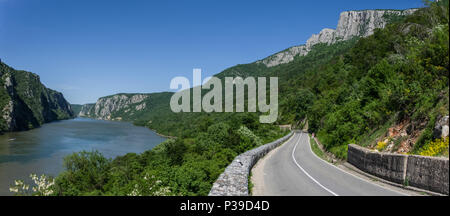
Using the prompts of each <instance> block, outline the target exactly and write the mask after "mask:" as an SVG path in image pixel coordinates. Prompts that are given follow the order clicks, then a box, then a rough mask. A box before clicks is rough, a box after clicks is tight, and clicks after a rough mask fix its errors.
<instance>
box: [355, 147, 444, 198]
mask: <svg viewBox="0 0 450 216" xmlns="http://www.w3.org/2000/svg"><path fill="white" fill-rule="evenodd" d="M347 160H348V162H349V163H350V164H353V165H354V166H355V167H357V168H358V169H360V170H362V171H364V172H367V173H370V174H372V175H375V176H377V177H380V178H383V179H386V180H389V181H392V182H396V183H400V184H405V185H410V186H413V187H417V188H422V189H425V190H430V191H434V192H438V193H442V194H449V173H448V170H449V163H448V159H447V158H438V157H425V156H417V155H403V154H391V153H380V152H376V151H372V150H369V149H367V148H364V147H361V146H358V145H355V144H350V145H348V154H347Z"/></svg>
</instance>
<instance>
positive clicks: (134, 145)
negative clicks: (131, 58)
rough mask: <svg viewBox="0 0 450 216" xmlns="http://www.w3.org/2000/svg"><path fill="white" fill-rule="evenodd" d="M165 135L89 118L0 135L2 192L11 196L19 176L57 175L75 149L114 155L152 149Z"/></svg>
mask: <svg viewBox="0 0 450 216" xmlns="http://www.w3.org/2000/svg"><path fill="white" fill-rule="evenodd" d="M164 140H165V138H163V137H160V136H158V135H157V134H156V133H155V132H153V131H151V130H149V129H147V128H144V127H137V126H134V125H133V124H131V123H127V122H116V121H102V120H94V119H87V118H75V119H71V120H64V121H57V122H52V123H48V124H44V125H43V126H42V127H40V128H37V129H33V130H29V131H23V132H11V133H6V134H3V135H0V195H11V193H10V192H9V187H10V186H11V185H12V184H13V183H14V180H16V179H23V180H26V179H29V175H30V173H36V174H38V175H40V174H47V175H51V176H56V175H57V174H58V173H59V172H61V171H62V170H63V158H64V157H65V156H66V155H68V154H71V153H73V152H78V151H82V150H87V151H91V150H98V151H99V152H101V153H102V154H103V155H104V156H105V157H108V158H113V157H115V156H118V155H124V154H126V153H130V152H134V153H142V152H144V151H146V150H150V149H152V148H153V147H155V146H156V145H158V144H159V143H161V142H162V141H164Z"/></svg>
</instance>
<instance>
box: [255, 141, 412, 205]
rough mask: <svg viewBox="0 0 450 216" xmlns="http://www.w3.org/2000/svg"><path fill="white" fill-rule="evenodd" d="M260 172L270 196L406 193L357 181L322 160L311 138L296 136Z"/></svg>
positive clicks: (266, 193)
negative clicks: (312, 147)
mask: <svg viewBox="0 0 450 216" xmlns="http://www.w3.org/2000/svg"><path fill="white" fill-rule="evenodd" d="M263 160H265V161H264V165H263V166H262V167H261V168H260V169H262V173H263V176H262V178H263V181H261V182H262V184H263V185H262V187H261V188H263V190H262V191H260V192H259V193H260V194H257V195H269V196H401V195H404V194H402V193H399V192H396V191H393V190H392V189H388V188H384V187H382V186H380V185H377V184H374V183H372V182H369V181H368V180H364V179H361V178H359V177H356V176H354V175H352V174H350V173H348V172H346V171H343V170H341V169H340V168H338V167H336V166H334V165H332V164H330V163H328V162H326V161H324V160H322V159H320V158H319V157H317V156H316V155H315V154H314V153H313V152H312V150H311V146H310V143H309V136H308V134H306V133H296V134H294V135H293V137H291V139H289V140H288V141H287V142H286V143H284V144H283V145H282V146H280V147H279V148H278V149H276V150H275V152H273V154H271V155H270V156H269V157H267V158H264V159H263Z"/></svg>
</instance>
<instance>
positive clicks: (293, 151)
mask: <svg viewBox="0 0 450 216" xmlns="http://www.w3.org/2000/svg"><path fill="white" fill-rule="evenodd" d="M302 135H303V133H301V134H300V136H299V138H298V140H297V143H296V144H295V146H294V149H293V150H292V160H294V163H295V165H297V167H298V168H299V169H300V170H301V171H302V172H303V173H305V174H306V176H308V177H309V178H310V179H311V180H313V181H314V182H315V183H316V184H317V185H319V186H320V187H321V188H323V189H325V190H326V191H328V192H329V193H331V194H333V195H334V196H339V195H337V194H336V193H335V192H333V191H331V190H330V189H328V188H326V187H325V186H323V185H322V184H320V182H318V181H317V180H316V179H314V178H313V177H312V176H311V175H309V173H308V172H306V171H305V170H304V169H303V167H301V166H300V165H299V164H298V163H297V160H295V156H294V154H295V149H297V145H298V143H299V142H300V138H301V137H302Z"/></svg>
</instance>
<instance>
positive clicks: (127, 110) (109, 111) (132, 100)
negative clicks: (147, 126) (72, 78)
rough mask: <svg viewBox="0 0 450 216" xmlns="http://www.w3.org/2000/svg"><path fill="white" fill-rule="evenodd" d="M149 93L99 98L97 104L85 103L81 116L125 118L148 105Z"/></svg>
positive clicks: (111, 118)
mask: <svg viewBox="0 0 450 216" xmlns="http://www.w3.org/2000/svg"><path fill="white" fill-rule="evenodd" d="M148 99H149V94H116V95H111V96H106V97H102V98H99V99H98V100H97V102H96V103H95V104H85V105H83V107H82V108H81V111H80V113H79V114H78V115H79V116H80V117H89V118H95V119H102V120H124V119H126V118H128V117H130V116H132V115H134V114H135V113H136V112H139V111H142V110H144V109H145V108H146V107H147V102H148Z"/></svg>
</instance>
